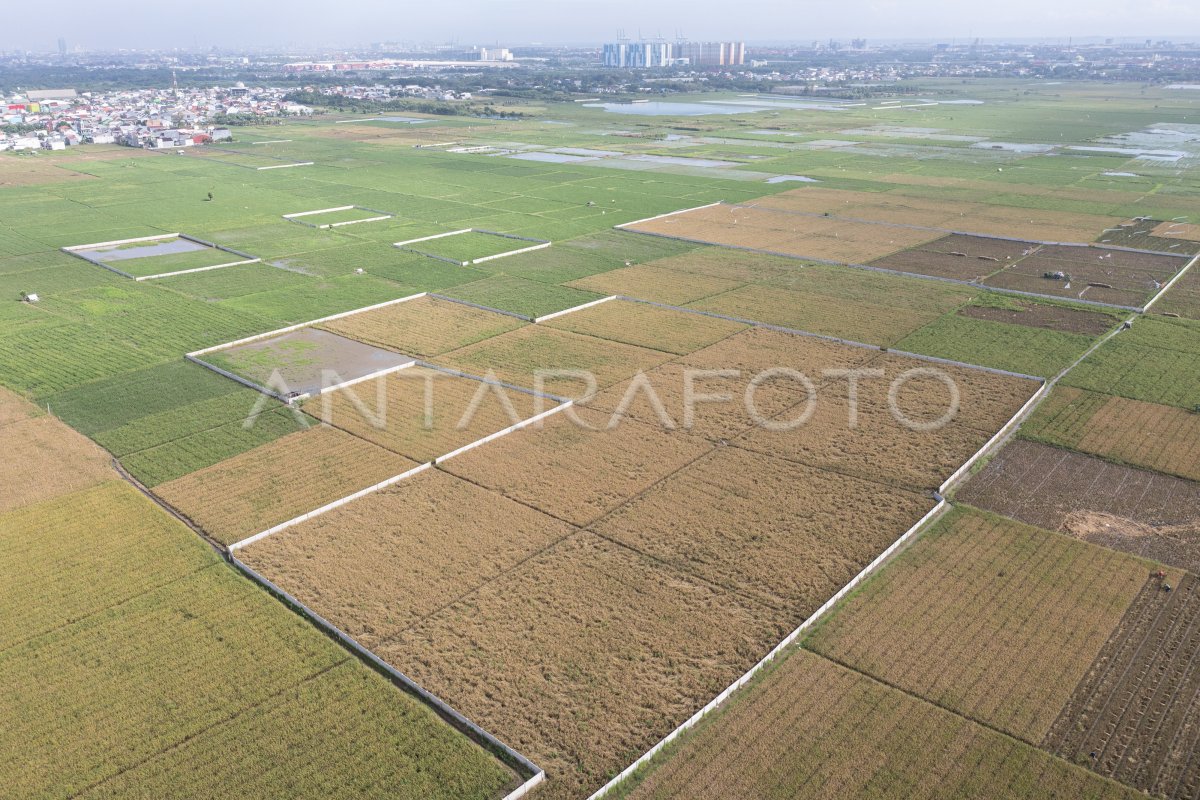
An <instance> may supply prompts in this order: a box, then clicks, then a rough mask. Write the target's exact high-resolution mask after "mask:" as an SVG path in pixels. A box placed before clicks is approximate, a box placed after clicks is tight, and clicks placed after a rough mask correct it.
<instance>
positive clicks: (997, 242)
mask: <svg viewBox="0 0 1200 800" xmlns="http://www.w3.org/2000/svg"><path fill="white" fill-rule="evenodd" d="M1033 246H1034V245H1032V244H1031V243H1029V242H1014V241H1009V240H1006V239H989V238H987V237H983V236H963V235H959V234H951V235H950V236H946V237H943V238H941V239H937V240H935V241H932V242H929V243H928V244H925V245H922V246H920V247H914V248H912V249H911V250H903V251H901V252H899V253H893V254H892V255H890V256H886V257H884V258H881V259H878V260H876V261H872V262H871V266H875V267H883V268H885V269H894V270H896V271H898V272H913V273H916V274H917V275H932V276H934V277H938V278H954V279H956V280H960V281H980V280H983V279H984V278H985V277H987V276H988V275H991V274H992V273H993V272H997V271H999V270H1001V269H1003V268H1004V267H1005V266H1007V265H1008V264H1010V263H1012V262H1013V261H1015V260H1019V259H1020V258H1022V257H1023V256H1024V255H1025V253H1026V252H1027V251H1028V250H1029V248H1031V247H1033Z"/></svg>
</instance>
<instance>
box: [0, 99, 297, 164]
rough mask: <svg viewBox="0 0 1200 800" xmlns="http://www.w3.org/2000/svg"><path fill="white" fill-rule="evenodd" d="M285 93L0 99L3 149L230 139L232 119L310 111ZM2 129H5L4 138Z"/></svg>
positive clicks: (159, 145) (171, 144)
mask: <svg viewBox="0 0 1200 800" xmlns="http://www.w3.org/2000/svg"><path fill="white" fill-rule="evenodd" d="M286 94H287V90H285V89H278V88H265V89H248V88H246V87H245V86H242V85H240V84H239V85H236V86H232V87H224V88H221V87H214V88H203V89H199V88H188V89H180V88H179V87H173V88H171V89H131V90H125V91H113V92H83V93H79V92H76V91H75V90H74V89H60V90H41V91H27V92H21V93H18V94H13V95H9V96H7V97H2V96H0V125H3V126H4V127H3V128H0V150H33V149H45V150H62V149H65V148H67V147H71V146H73V145H76V144H83V143H89V144H122V145H127V146H129V147H146V148H154V149H161V148H168V147H191V146H193V145H197V144H205V143H207V142H210V141H220V140H222V139H229V138H232V134H231V132H230V130H229V127H228V124H229V120H236V121H238V122H252V121H254V120H255V119H270V118H277V117H284V116H304V115H307V114H311V113H312V109H311V108H309V107H308V106H303V105H299V104H296V103H293V102H290V101H288V100H287V99H286V98H285V95H286ZM4 131H9V132H8V133H5V132H4Z"/></svg>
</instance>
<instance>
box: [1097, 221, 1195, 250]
mask: <svg viewBox="0 0 1200 800" xmlns="http://www.w3.org/2000/svg"><path fill="white" fill-rule="evenodd" d="M1177 224H1178V223H1175V222H1164V221H1163V220H1159V219H1149V218H1146V217H1139V218H1137V219H1131V220H1129V221H1127V222H1122V223H1121V224H1120V225H1117V226H1115V227H1114V228H1112V229H1110V230H1106V231H1104V233H1102V234H1100V236H1099V237H1097V241H1098V242H1100V243H1102V244H1114V245H1120V246H1121V247H1135V248H1137V249H1139V250H1157V251H1159V252H1162V253H1180V254H1182V255H1195V254H1196V253H1200V243H1197V242H1192V241H1189V240H1187V239H1184V238H1182V237H1176V236H1170V235H1159V234H1158V233H1156V231H1158V232H1161V233H1163V234H1168V233H1169V232H1170V231H1172V230H1179V228H1175V227H1172V226H1175V225H1177ZM1183 227H1186V226H1183Z"/></svg>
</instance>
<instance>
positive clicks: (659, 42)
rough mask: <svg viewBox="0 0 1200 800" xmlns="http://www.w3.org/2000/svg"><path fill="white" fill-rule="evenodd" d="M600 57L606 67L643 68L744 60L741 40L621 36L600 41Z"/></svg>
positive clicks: (729, 64)
mask: <svg viewBox="0 0 1200 800" xmlns="http://www.w3.org/2000/svg"><path fill="white" fill-rule="evenodd" d="M601 61H602V62H603V64H604V66H606V67H617V68H622V69H647V68H651V67H673V66H692V67H733V66H740V65H742V64H745V63H746V43H745V42H687V41H678V42H668V41H666V40H664V39H656V40H653V41H638V42H635V41H629V40H625V39H622V40H620V41H617V42H611V43H609V44H606V45H604V48H603V50H602V51H601Z"/></svg>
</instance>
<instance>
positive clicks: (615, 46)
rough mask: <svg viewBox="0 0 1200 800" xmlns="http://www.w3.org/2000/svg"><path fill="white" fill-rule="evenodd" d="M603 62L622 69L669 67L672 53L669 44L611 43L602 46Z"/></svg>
mask: <svg viewBox="0 0 1200 800" xmlns="http://www.w3.org/2000/svg"><path fill="white" fill-rule="evenodd" d="M603 62H604V66H606V67H619V68H624V69H645V68H647V67H669V66H670V65H671V64H672V63H674V51H673V49H672V46H671V43H670V42H613V43H611V44H606V45H604V51H603Z"/></svg>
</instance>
